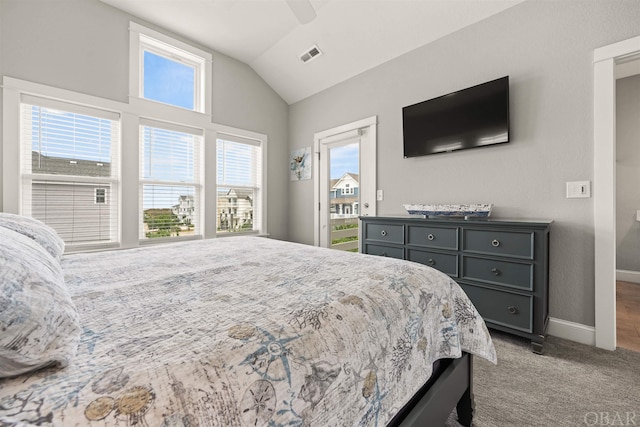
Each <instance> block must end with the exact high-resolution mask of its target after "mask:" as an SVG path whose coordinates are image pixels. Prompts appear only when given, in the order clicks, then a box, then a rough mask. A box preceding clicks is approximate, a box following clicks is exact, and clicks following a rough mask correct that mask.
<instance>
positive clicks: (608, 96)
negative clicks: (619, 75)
mask: <svg viewBox="0 0 640 427" xmlns="http://www.w3.org/2000/svg"><path fill="white" fill-rule="evenodd" d="M637 55H640V37H634V38H631V39H628V40H624V41H621V42H618V43H614V44H612V45H609V46H604V47H601V48H598V49H596V50H595V51H594V59H593V69H594V120H593V135H594V168H593V171H594V190H593V194H594V234H595V271H594V277H595V344H596V347H600V348H604V349H607V350H615V348H616V286H615V284H616V239H615V229H616V217H615V214H616V206H615V179H616V165H615V160H616V130H615V123H616V121H615V119H616V117H615V114H616V108H615V99H616V98H615V97H616V95H615V90H616V83H615V80H616V76H615V74H616V73H615V72H616V64H617V63H620V62H624V61H627V60H629V59H630V58H633V57H636V56H637Z"/></svg>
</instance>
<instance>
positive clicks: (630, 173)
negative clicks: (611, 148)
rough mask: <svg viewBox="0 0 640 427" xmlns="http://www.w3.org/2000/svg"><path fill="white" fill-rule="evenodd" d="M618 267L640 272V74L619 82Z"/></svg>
mask: <svg viewBox="0 0 640 427" xmlns="http://www.w3.org/2000/svg"><path fill="white" fill-rule="evenodd" d="M616 157H617V159H616V243H617V249H616V258H617V259H616V267H617V268H618V269H620V270H628V271H637V272H640V222H638V221H636V211H637V210H640V75H635V76H631V77H627V78H624V79H620V80H618V81H617V84H616Z"/></svg>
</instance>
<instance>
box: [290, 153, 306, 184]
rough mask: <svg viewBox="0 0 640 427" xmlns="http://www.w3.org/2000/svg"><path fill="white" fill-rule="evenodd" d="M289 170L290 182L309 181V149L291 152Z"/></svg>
mask: <svg viewBox="0 0 640 427" xmlns="http://www.w3.org/2000/svg"><path fill="white" fill-rule="evenodd" d="M289 169H290V175H291V181H301V180H303V179H311V147H305V148H301V149H299V150H294V151H292V152H291V158H290V159H289Z"/></svg>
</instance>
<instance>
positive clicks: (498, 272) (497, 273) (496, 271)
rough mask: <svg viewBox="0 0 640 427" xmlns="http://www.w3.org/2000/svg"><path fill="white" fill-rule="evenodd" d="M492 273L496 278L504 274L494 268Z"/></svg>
mask: <svg viewBox="0 0 640 427" xmlns="http://www.w3.org/2000/svg"><path fill="white" fill-rule="evenodd" d="M491 273H493V275H494V276H499V275H500V274H502V272H501V271H500V270H498V269H497V268H492V269H491Z"/></svg>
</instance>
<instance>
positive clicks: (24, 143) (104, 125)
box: [20, 95, 120, 248]
mask: <svg viewBox="0 0 640 427" xmlns="http://www.w3.org/2000/svg"><path fill="white" fill-rule="evenodd" d="M20 111H21V115H20V126H21V140H20V144H21V183H20V189H21V199H22V205H21V209H22V212H21V213H22V214H24V215H28V216H32V217H34V218H37V219H39V220H41V221H43V222H45V223H46V224H48V225H50V226H51V227H53V228H54V229H55V230H56V232H57V233H58V234H59V235H60V236H61V237H62V239H63V240H64V241H65V243H66V245H67V246H68V247H70V248H73V247H74V246H76V245H98V246H100V245H104V244H112V243H117V242H118V241H119V233H118V224H119V221H118V201H119V197H118V189H119V181H118V179H119V164H118V159H119V156H118V148H119V138H120V123H119V115H118V114H117V113H114V112H110V111H104V110H99V109H93V108H90V107H85V106H81V105H75V104H70V103H65V102H61V101H56V100H50V99H45V98H38V97H35V96H30V95H22V97H21V104H20Z"/></svg>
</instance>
